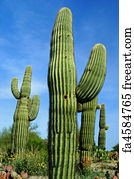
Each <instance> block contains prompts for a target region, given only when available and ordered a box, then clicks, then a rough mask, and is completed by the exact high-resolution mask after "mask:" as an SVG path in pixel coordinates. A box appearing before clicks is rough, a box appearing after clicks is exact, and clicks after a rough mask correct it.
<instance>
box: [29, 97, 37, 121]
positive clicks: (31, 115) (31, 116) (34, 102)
mask: <svg viewBox="0 0 134 179" xmlns="http://www.w3.org/2000/svg"><path fill="white" fill-rule="evenodd" d="M39 103H40V99H39V96H38V95H34V97H33V100H32V104H31V108H30V110H29V114H28V117H29V121H33V120H34V119H35V118H36V116H37V114H38V111H39Z"/></svg>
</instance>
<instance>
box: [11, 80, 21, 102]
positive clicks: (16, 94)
mask: <svg viewBox="0 0 134 179" xmlns="http://www.w3.org/2000/svg"><path fill="white" fill-rule="evenodd" d="M11 91H12V93H13V95H14V97H15V98H16V99H19V98H20V92H19V91H18V79H17V78H13V79H12V82H11Z"/></svg>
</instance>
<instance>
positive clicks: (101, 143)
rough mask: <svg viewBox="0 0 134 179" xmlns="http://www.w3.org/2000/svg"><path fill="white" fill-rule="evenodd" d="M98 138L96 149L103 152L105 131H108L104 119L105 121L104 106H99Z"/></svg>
mask: <svg viewBox="0 0 134 179" xmlns="http://www.w3.org/2000/svg"><path fill="white" fill-rule="evenodd" d="M99 127H100V131H99V136H98V147H99V148H101V149H103V150H105V144H106V132H105V131H106V130H108V128H109V127H108V126H106V119H105V104H102V105H101V110H100V121H99Z"/></svg>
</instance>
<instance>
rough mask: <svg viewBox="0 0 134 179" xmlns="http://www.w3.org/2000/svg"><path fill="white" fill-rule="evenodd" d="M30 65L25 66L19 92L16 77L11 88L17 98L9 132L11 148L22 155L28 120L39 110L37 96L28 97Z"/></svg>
mask: <svg viewBox="0 0 134 179" xmlns="http://www.w3.org/2000/svg"><path fill="white" fill-rule="evenodd" d="M31 75H32V67H31V66H27V67H26V70H25V75H24V79H23V83H22V86H21V90H20V92H19V91H18V79H17V78H13V79H12V83H11V90H12V93H13V95H14V97H15V98H16V99H17V100H18V101H17V106H16V110H15V113H14V118H13V119H14V122H13V126H12V133H11V142H12V145H11V149H12V152H13V153H18V154H20V156H21V157H23V155H24V153H25V148H26V143H27V141H28V136H29V125H30V121H33V120H34V119H35V118H36V116H37V114H38V110H39V96H38V95H35V96H33V99H31V98H30V91H31Z"/></svg>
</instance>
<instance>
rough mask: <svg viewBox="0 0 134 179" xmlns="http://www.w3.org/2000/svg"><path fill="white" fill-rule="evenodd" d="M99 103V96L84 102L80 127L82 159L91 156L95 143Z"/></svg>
mask: <svg viewBox="0 0 134 179" xmlns="http://www.w3.org/2000/svg"><path fill="white" fill-rule="evenodd" d="M98 108H99V105H97V96H96V97H95V98H94V99H92V100H91V101H90V102H86V103H83V105H82V114H81V129H80V150H81V151H80V160H81V161H85V159H86V158H90V157H91V152H92V150H93V145H94V128H95V117H96V110H97V109H98Z"/></svg>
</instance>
